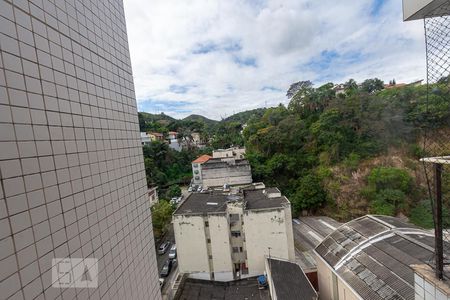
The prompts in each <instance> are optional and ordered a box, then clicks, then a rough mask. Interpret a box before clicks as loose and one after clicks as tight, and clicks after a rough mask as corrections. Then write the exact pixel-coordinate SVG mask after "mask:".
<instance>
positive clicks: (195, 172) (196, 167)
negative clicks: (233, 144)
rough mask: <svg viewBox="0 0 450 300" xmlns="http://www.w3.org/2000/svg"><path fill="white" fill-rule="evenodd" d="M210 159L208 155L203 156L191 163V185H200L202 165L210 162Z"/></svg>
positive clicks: (201, 181) (201, 182)
mask: <svg viewBox="0 0 450 300" xmlns="http://www.w3.org/2000/svg"><path fill="white" fill-rule="evenodd" d="M211 158H212V157H211V156H210V155H207V154H204V155H202V156H200V157H198V158H197V159H195V160H194V161H193V162H192V183H193V184H195V185H202V184H203V178H202V165H203V163H205V162H207V161H208V160H210V159H211Z"/></svg>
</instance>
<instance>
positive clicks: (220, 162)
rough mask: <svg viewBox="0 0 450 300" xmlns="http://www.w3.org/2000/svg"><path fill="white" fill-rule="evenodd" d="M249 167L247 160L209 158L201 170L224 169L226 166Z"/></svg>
mask: <svg viewBox="0 0 450 300" xmlns="http://www.w3.org/2000/svg"><path fill="white" fill-rule="evenodd" d="M230 164H232V165H249V162H248V160H246V159H234V158H231V157H230V158H228V159H227V158H210V159H208V161H206V162H205V164H204V165H203V166H202V168H203V169H208V168H211V169H212V168H218V167H226V166H228V165H230Z"/></svg>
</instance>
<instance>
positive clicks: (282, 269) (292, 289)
mask: <svg viewBox="0 0 450 300" xmlns="http://www.w3.org/2000/svg"><path fill="white" fill-rule="evenodd" d="M268 265H269V268H270V273H271V277H272V281H273V285H274V289H275V292H276V295H277V299H279V300H294V299H301V300H310V299H311V300H312V299H317V293H316V291H315V290H314V288H313V286H312V285H311V283H310V282H309V280H308V278H307V277H306V275H305V273H304V272H303V271H302V269H301V268H300V266H299V265H297V264H295V263H292V262H289V261H285V260H280V259H273V258H268Z"/></svg>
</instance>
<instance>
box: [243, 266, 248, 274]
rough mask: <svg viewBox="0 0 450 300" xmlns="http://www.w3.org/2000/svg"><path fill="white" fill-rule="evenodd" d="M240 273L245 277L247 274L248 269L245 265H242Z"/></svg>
mask: <svg viewBox="0 0 450 300" xmlns="http://www.w3.org/2000/svg"><path fill="white" fill-rule="evenodd" d="M241 272H242V274H243V275H247V274H248V268H247V266H246V265H245V264H242V266H241Z"/></svg>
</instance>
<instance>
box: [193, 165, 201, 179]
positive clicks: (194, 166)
mask: <svg viewBox="0 0 450 300" xmlns="http://www.w3.org/2000/svg"><path fill="white" fill-rule="evenodd" d="M196 171H198V172H196ZM197 177H198V179H197ZM192 179H193V180H194V184H202V164H198V163H192Z"/></svg>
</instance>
